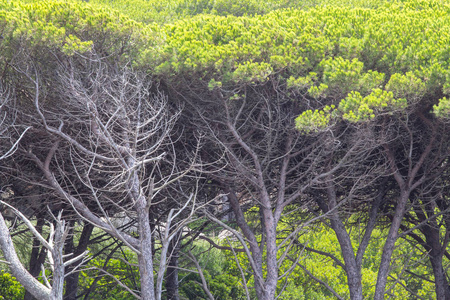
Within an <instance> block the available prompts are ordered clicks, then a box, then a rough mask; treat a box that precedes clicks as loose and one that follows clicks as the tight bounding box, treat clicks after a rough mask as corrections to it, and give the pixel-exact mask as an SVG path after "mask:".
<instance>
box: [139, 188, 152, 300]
mask: <svg viewBox="0 0 450 300" xmlns="http://www.w3.org/2000/svg"><path fill="white" fill-rule="evenodd" d="M135 209H136V212H137V218H138V231H139V240H140V242H141V247H140V249H139V250H140V253H139V254H138V262H139V273H140V275H141V299H142V300H156V298H155V286H154V278H153V277H154V276H153V255H152V232H151V229H150V220H149V209H148V207H147V201H146V198H145V197H144V196H139V198H138V199H137V201H136V204H135Z"/></svg>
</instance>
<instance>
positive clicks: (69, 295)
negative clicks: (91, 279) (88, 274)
mask: <svg viewBox="0 0 450 300" xmlns="http://www.w3.org/2000/svg"><path fill="white" fill-rule="evenodd" d="M93 229H94V226H93V225H92V224H90V223H85V224H84V226H83V231H82V232H81V236H80V240H79V242H78V246H77V247H76V249H75V247H74V243H73V236H70V237H68V238H67V242H66V246H65V249H64V250H65V253H66V254H69V253H73V255H72V256H71V257H77V256H78V255H80V254H81V253H83V252H84V251H86V249H87V246H88V244H89V239H90V237H91V234H92V230H93ZM80 263H81V261H80V262H76V263H74V264H73V265H70V266H68V267H67V268H66V271H65V272H66V274H69V273H70V272H72V271H73V270H74V269H75V268H76V267H78V266H79V265H80ZM79 275H80V273H79V271H77V272H74V273H72V274H69V275H67V277H66V292H65V294H64V300H76V298H77V292H78V281H79Z"/></svg>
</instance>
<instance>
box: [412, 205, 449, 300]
mask: <svg viewBox="0 0 450 300" xmlns="http://www.w3.org/2000/svg"><path fill="white" fill-rule="evenodd" d="M432 209H433V208H430V209H429V211H430V214H429V216H430V215H434V211H432ZM419 217H420V215H419ZM423 217H425V216H423ZM422 232H423V234H424V236H425V240H426V245H427V246H428V247H427V248H428V252H429V253H428V256H429V257H430V262H431V267H432V268H433V273H434V281H435V289H436V299H442V300H450V289H449V285H448V281H447V277H446V276H447V273H446V272H445V271H444V267H443V264H442V257H443V255H444V251H443V247H445V242H444V245H441V237H440V230H439V225H438V224H437V222H436V219H433V220H429V221H428V223H427V224H425V225H424V226H423V228H422Z"/></svg>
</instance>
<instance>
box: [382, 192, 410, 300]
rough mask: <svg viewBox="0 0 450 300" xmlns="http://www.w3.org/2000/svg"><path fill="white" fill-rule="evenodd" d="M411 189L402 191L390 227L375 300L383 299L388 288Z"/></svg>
mask: <svg viewBox="0 0 450 300" xmlns="http://www.w3.org/2000/svg"><path fill="white" fill-rule="evenodd" d="M409 194H410V193H409V191H405V190H403V191H402V192H401V193H400V197H399V199H398V203H397V207H396V208H395V214H394V217H393V218H392V224H391V228H390V229H389V233H388V236H387V238H386V243H385V244H384V247H383V254H382V255H381V261H380V268H379V270H378V277H377V284H376V287H375V295H374V300H383V299H384V292H385V289H386V283H387V277H388V274H389V266H390V264H391V257H392V253H393V252H394V247H395V242H396V241H397V237H398V230H399V228H400V225H401V223H402V220H403V216H404V215H405V210H406V204H407V202H408V198H409Z"/></svg>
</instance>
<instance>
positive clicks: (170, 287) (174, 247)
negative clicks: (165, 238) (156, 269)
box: [166, 232, 181, 300]
mask: <svg viewBox="0 0 450 300" xmlns="http://www.w3.org/2000/svg"><path fill="white" fill-rule="evenodd" d="M180 238H181V232H180V233H178V234H177V235H176V236H175V237H174V238H173V239H172V240H171V241H170V244H169V251H168V252H169V255H170V260H169V265H168V266H167V272H166V291H167V300H180V295H179V294H178V258H179V251H180V242H181V240H180Z"/></svg>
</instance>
